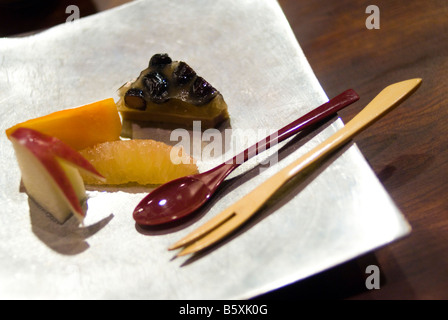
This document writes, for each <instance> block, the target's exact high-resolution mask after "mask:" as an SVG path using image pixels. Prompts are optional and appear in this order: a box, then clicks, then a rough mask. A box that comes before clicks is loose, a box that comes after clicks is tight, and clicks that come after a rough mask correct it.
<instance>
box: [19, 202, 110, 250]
mask: <svg viewBox="0 0 448 320" xmlns="http://www.w3.org/2000/svg"><path fill="white" fill-rule="evenodd" d="M28 204H29V208H30V219H31V228H32V231H33V232H34V234H35V235H36V237H37V238H39V239H40V240H41V241H42V242H43V243H45V244H46V245H47V246H48V247H49V248H51V249H52V250H54V251H56V252H58V253H60V254H63V255H76V254H79V253H82V252H84V251H85V250H87V249H88V248H89V244H88V242H87V239H88V238H89V237H91V236H93V235H94V234H96V233H97V232H99V231H100V230H101V229H103V228H104V227H105V226H106V225H107V224H108V223H109V222H110V221H111V220H112V218H113V215H112V214H111V215H109V216H107V217H106V218H104V219H102V220H100V221H98V222H96V223H94V224H92V225H89V226H80V224H79V221H78V219H77V218H76V217H75V216H73V215H72V216H71V217H70V218H68V219H67V221H65V222H64V223H62V224H61V223H59V222H58V221H56V220H55V218H53V217H52V216H51V214H49V213H48V212H46V211H45V210H44V209H43V208H41V207H40V206H39V205H38V204H37V203H36V201H34V200H33V199H32V198H31V197H28Z"/></svg>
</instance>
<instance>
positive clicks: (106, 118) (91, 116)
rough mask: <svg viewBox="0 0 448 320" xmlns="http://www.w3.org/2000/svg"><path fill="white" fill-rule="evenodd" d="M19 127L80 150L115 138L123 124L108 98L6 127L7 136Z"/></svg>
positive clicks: (114, 106) (117, 137)
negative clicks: (56, 139)
mask: <svg viewBox="0 0 448 320" xmlns="http://www.w3.org/2000/svg"><path fill="white" fill-rule="evenodd" d="M20 127H25V128H29V129H34V130H36V131H39V132H41V133H43V134H46V135H49V136H53V137H56V138H58V139H59V140H61V141H63V142H65V143H66V144H68V145H69V146H71V147H72V148H74V149H76V150H81V149H84V148H87V147H90V146H92V145H95V144H98V143H101V142H105V141H114V140H118V139H119V137H120V134H121V127H122V125H121V119H120V116H119V113H118V110H117V106H116V104H115V102H114V100H113V99H112V98H109V99H105V100H101V101H97V102H94V103H91V104H87V105H85V106H81V107H77V108H72V109H66V110H61V111H57V112H54V113H51V114H48V115H45V116H42V117H39V118H34V119H31V120H28V121H25V122H22V123H19V124H16V125H15V126H13V127H11V128H9V129H7V130H6V135H7V136H8V138H9V136H10V135H11V134H12V133H13V132H14V131H15V130H16V129H17V128H20Z"/></svg>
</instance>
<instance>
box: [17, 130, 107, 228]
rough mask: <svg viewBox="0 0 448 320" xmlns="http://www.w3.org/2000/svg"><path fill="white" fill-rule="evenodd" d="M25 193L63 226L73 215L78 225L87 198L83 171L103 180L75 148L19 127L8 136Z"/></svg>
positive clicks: (82, 217)
mask: <svg viewBox="0 0 448 320" xmlns="http://www.w3.org/2000/svg"><path fill="white" fill-rule="evenodd" d="M9 140H11V142H12V144H13V147H14V151H15V153H16V158H17V161H18V163H19V167H20V171H21V174H22V182H23V185H24V186H25V189H26V192H27V194H28V195H29V196H30V197H31V198H33V199H34V200H35V201H36V202H37V203H38V204H39V205H40V206H41V207H42V208H43V209H45V210H46V211H47V212H49V213H50V214H52V215H53V216H54V217H55V219H56V220H57V221H58V222H60V223H63V222H65V221H66V220H67V219H68V217H69V216H70V215H71V213H73V214H74V215H75V216H76V217H77V218H78V219H79V220H80V221H81V222H82V221H83V220H84V217H85V211H84V210H83V209H82V205H81V202H83V201H84V200H85V199H86V191H85V187H84V182H83V179H82V178H81V175H80V173H79V171H78V170H83V172H86V173H88V174H92V175H94V176H96V177H99V178H100V179H104V178H103V177H102V175H101V174H100V173H99V172H98V171H97V170H96V169H95V167H94V166H93V165H92V164H91V163H90V162H89V161H88V160H86V159H85V158H84V157H83V156H82V155H81V154H79V153H78V151H76V150H75V149H73V148H72V147H70V146H68V145H67V144H65V143H64V142H62V141H61V140H59V139H58V138H55V137H52V136H48V135H45V134H43V133H41V132H38V131H36V130H33V129H29V128H18V129H17V130H15V131H14V132H13V133H12V134H11V135H10V136H9Z"/></svg>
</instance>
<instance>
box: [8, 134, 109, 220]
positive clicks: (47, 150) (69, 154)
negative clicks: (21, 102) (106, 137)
mask: <svg viewBox="0 0 448 320" xmlns="http://www.w3.org/2000/svg"><path fill="white" fill-rule="evenodd" d="M9 138H10V139H14V140H15V141H16V142H17V143H19V144H21V145H22V146H24V147H26V148H27V149H28V150H29V151H30V152H31V153H32V154H33V155H34V156H35V157H36V158H37V159H38V160H39V161H40V163H41V164H42V165H43V166H44V168H45V169H46V170H47V171H48V173H49V174H50V175H51V177H52V178H53V179H54V181H55V182H56V184H57V185H58V187H59V189H60V190H61V191H62V192H63V194H64V196H65V197H66V199H67V201H68V204H69V205H70V207H71V209H72V211H73V213H74V214H75V215H77V216H78V217H79V218H81V219H82V218H84V216H85V213H84V211H83V210H82V207H81V205H80V203H79V199H78V197H77V195H76V192H75V190H74V189H73V186H72V185H71V183H70V180H69V179H68V178H67V175H66V173H65V171H64V169H63V168H62V167H61V165H60V164H59V162H58V160H57V158H61V159H63V160H65V161H67V162H69V163H70V164H73V165H74V166H75V167H77V168H78V169H81V170H85V171H86V172H89V173H91V174H93V175H95V176H97V177H99V178H101V179H104V177H103V176H102V175H101V174H100V173H99V172H98V171H97V170H96V169H95V167H94V166H93V165H92V164H91V163H90V162H89V161H88V160H86V159H85V158H84V157H83V156H82V155H81V154H80V153H79V152H78V151H76V150H75V149H73V148H72V147H70V146H68V145H67V144H65V143H64V142H62V141H61V140H59V139H57V138H55V137H52V136H48V135H45V134H43V133H41V132H38V131H36V130H33V129H28V128H18V129H17V130H16V131H14V132H13V133H12V134H11V136H10V137H9Z"/></svg>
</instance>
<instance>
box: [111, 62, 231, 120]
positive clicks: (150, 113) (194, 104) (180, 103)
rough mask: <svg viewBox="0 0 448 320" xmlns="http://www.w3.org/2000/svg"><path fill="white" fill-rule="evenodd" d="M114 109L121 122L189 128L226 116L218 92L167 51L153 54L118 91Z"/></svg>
mask: <svg viewBox="0 0 448 320" xmlns="http://www.w3.org/2000/svg"><path fill="white" fill-rule="evenodd" d="M118 94H119V97H120V99H119V101H118V102H117V107H118V111H119V112H120V114H121V115H122V118H123V120H124V121H126V120H128V121H138V122H146V123H149V124H156V125H158V126H160V125H161V126H168V127H183V128H192V127H193V121H201V128H202V129H207V128H213V127H218V126H219V125H220V124H221V123H223V122H224V121H225V120H227V119H229V114H228V111H227V104H226V102H225V101H224V98H223V96H222V95H221V93H220V92H219V91H218V90H217V89H215V88H214V87H213V86H212V85H211V84H210V83H209V82H207V81H206V80H205V79H204V78H202V77H200V76H199V75H197V74H196V72H195V71H194V70H193V69H192V68H191V67H190V66H189V65H188V64H186V63H185V62H183V61H172V60H171V58H170V57H169V56H168V54H155V55H154V56H152V57H151V59H150V61H149V66H148V68H146V69H145V70H143V71H142V72H141V73H140V76H139V77H138V78H137V79H135V80H133V81H130V82H127V83H126V84H124V85H123V86H122V87H121V88H120V89H119V90H118Z"/></svg>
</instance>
